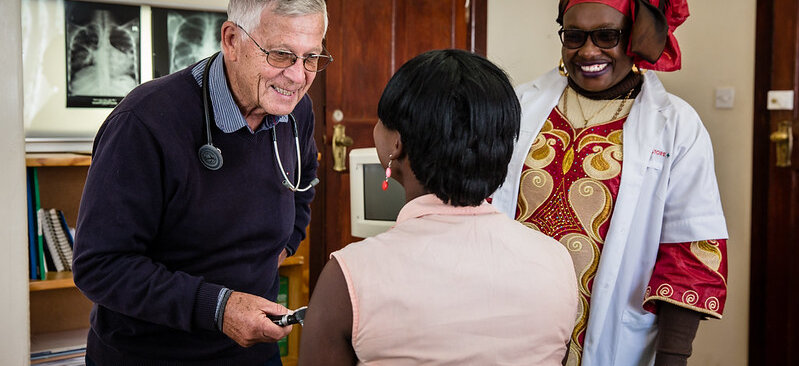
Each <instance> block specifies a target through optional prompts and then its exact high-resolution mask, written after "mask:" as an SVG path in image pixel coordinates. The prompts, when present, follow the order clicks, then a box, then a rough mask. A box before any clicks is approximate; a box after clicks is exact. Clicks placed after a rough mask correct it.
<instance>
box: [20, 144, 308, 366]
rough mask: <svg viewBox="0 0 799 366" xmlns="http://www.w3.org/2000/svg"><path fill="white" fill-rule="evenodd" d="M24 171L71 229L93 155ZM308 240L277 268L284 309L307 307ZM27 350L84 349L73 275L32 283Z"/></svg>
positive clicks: (291, 359)
mask: <svg viewBox="0 0 799 366" xmlns="http://www.w3.org/2000/svg"><path fill="white" fill-rule="evenodd" d="M25 163H26V165H27V166H28V167H36V168H37V172H38V178H39V194H40V201H41V206H42V207H57V208H59V209H61V210H62V211H63V212H64V215H65V217H66V219H67V223H68V225H69V226H70V227H75V224H76V222H77V217H78V208H79V206H80V198H81V195H82V193H83V185H84V183H85V181H86V174H87V173H88V169H89V164H90V163H91V156H90V155H85V154H73V153H30V154H27V155H26V156H25ZM308 247H309V244H308V239H307V238H306V240H305V241H304V242H303V243H302V244H300V249H298V251H297V253H296V254H295V255H294V256H292V257H289V258H287V259H286V260H285V261H284V262H283V264H281V266H280V275H281V276H285V277H287V278H288V280H289V283H288V307H289V308H290V309H296V308H298V307H300V306H303V305H306V304H308V263H307V261H306V260H305V258H308ZM29 298H30V319H29V321H30V330H31V347H30V351H31V352H38V351H42V350H47V349H59V348H69V347H73V346H76V345H85V343H86V334H88V331H89V314H90V313H91V308H92V303H91V301H89V300H88V299H87V298H86V297H85V296H83V294H82V293H81V292H80V290H78V288H77V287H75V282H74V281H73V279H72V272H48V273H47V276H46V277H45V279H44V280H30V282H29ZM301 331H302V330H301V327H300V326H294V329H293V331H292V332H291V334H289V336H288V355H287V356H285V357H283V364H284V365H286V366H294V365H296V364H297V356H298V355H299V341H300V332H301Z"/></svg>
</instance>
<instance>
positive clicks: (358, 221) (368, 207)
mask: <svg viewBox="0 0 799 366" xmlns="http://www.w3.org/2000/svg"><path fill="white" fill-rule="evenodd" d="M385 178H386V171H385V169H383V167H382V166H381V165H380V160H379V159H378V158H377V151H376V150H375V148H373V147H369V148H363V149H352V150H351V151H350V225H351V231H352V236H354V237H359V238H366V237H370V236H374V235H377V234H380V233H382V232H384V231H386V230H388V229H389V228H391V227H392V226H393V225H394V222H395V221H396V220H397V214H398V213H399V211H400V209H401V208H402V206H404V205H405V190H404V189H403V188H402V186H400V184H399V183H398V182H397V181H395V180H394V179H393V178H389V180H388V189H387V190H385V191H384V190H383V189H382V187H381V186H382V183H383V180H385Z"/></svg>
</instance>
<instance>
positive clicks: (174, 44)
mask: <svg viewBox="0 0 799 366" xmlns="http://www.w3.org/2000/svg"><path fill="white" fill-rule="evenodd" d="M225 20H227V16H226V15H225V14H224V13H208V12H190V11H174V10H173V11H169V12H168V13H167V34H168V35H169V72H170V73H173V72H175V71H178V70H180V69H182V68H185V67H187V66H189V65H191V64H193V63H195V62H197V61H199V60H200V59H203V58H205V57H208V56H210V55H211V54H213V53H214V52H216V51H219V42H220V37H221V36H220V29H221V27H222V23H224V22H225Z"/></svg>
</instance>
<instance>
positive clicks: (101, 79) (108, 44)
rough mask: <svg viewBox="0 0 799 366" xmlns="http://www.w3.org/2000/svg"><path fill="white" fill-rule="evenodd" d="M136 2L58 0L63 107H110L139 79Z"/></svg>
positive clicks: (138, 38) (139, 52)
mask: <svg viewBox="0 0 799 366" xmlns="http://www.w3.org/2000/svg"><path fill="white" fill-rule="evenodd" d="M139 14H140V10H139V7H138V6H127V5H116V4H102V3H88V2H79V1H69V0H67V1H65V2H64V20H65V22H64V27H65V32H64V33H65V35H66V66H67V70H66V71H67V107H105V108H107V107H113V106H115V105H116V104H117V103H119V101H120V100H122V98H123V97H124V96H125V95H126V94H127V93H128V92H129V91H131V90H132V89H133V88H134V87H135V86H136V85H138V84H139V83H140V82H141V78H140V75H139V70H140V69H141V66H140V54H141V51H140V49H139V48H140V29H139V27H140V19H139V17H140V15H139Z"/></svg>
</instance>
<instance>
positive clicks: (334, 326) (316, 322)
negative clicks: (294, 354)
mask: <svg viewBox="0 0 799 366" xmlns="http://www.w3.org/2000/svg"><path fill="white" fill-rule="evenodd" d="M357 360H358V359H357V357H356V356H355V350H354V349H353V348H352V303H351V302H350V295H349V291H348V289H347V281H346V280H345V279H344V273H343V272H342V271H341V267H340V266H339V264H338V261H336V259H335V258H331V259H330V261H329V262H327V264H326V265H325V268H324V269H322V273H321V274H320V275H319V280H318V281H317V283H316V287H315V288H314V292H313V296H311V301H310V303H309V304H308V312H307V313H306V314H305V321H304V325H303V328H302V340H301V341H300V359H299V365H300V366H306V365H311V366H315V365H325V366H337V365H355V364H356V362H357Z"/></svg>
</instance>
